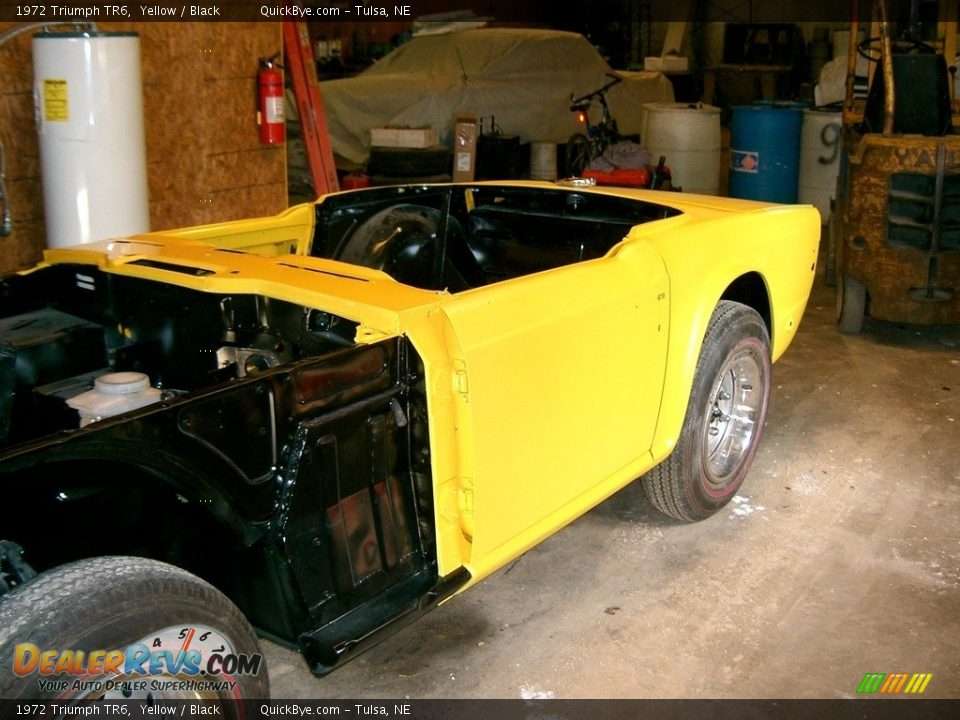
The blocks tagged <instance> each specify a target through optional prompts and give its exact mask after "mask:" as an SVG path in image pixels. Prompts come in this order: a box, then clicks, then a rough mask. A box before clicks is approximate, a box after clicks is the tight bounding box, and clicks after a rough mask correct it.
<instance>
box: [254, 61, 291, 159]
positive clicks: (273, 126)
mask: <svg viewBox="0 0 960 720" xmlns="http://www.w3.org/2000/svg"><path fill="white" fill-rule="evenodd" d="M279 55H280V53H277V54H276V55H274V56H273V57H270V58H260V72H259V73H257V125H259V126H260V142H262V143H265V144H267V145H277V144H279V143H282V142H283V141H284V140H285V139H286V124H285V123H284V116H283V103H284V99H283V73H282V72H280V66H279V65H277V62H276V60H277V57H278V56H279Z"/></svg>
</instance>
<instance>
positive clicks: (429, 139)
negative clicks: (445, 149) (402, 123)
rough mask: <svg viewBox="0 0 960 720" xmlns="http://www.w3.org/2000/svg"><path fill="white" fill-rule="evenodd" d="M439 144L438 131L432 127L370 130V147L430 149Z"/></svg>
mask: <svg viewBox="0 0 960 720" xmlns="http://www.w3.org/2000/svg"><path fill="white" fill-rule="evenodd" d="M437 142H438V136H437V131H436V130H435V129H434V128H432V127H382V128H372V129H371V130H370V145H372V146H373V147H398V148H417V149H422V148H428V147H433V146H434V145H436V144H437Z"/></svg>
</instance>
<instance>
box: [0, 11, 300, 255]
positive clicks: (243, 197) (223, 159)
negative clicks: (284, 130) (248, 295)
mask: <svg viewBox="0 0 960 720" xmlns="http://www.w3.org/2000/svg"><path fill="white" fill-rule="evenodd" d="M11 25H12V24H11V23H0V32H3V31H4V30H6V29H7V28H8V27H10V26H11ZM100 29H101V30H107V31H110V30H124V31H130V30H132V31H135V32H137V33H139V34H140V42H141V62H142V66H143V99H144V124H145V129H146V139H147V177H148V182H149V193H150V225H151V229H153V230H162V229H168V228H174V227H183V226H186V225H197V224H201V223H209V222H220V221H223V220H232V219H237V218H243V217H253V216H257V215H270V214H274V213H277V212H280V211H281V210H282V209H283V208H285V207H286V203H287V197H286V160H285V152H284V148H283V146H264V145H261V144H260V143H259V141H258V137H257V127H256V121H255V114H254V113H255V87H256V73H257V69H258V64H257V59H258V58H260V57H269V56H271V55H273V54H274V53H276V52H278V51H279V50H280V49H281V48H282V35H281V25H280V24H279V23H255V22H251V23H195V24H194V23H101V24H100ZM30 47H31V40H30V34H29V33H28V34H26V35H21V36H20V37H17V38H15V39H14V40H12V41H11V42H9V43H7V44H6V45H4V46H3V47H0V77H2V78H3V80H4V82H3V83H2V85H0V139H2V141H3V145H4V149H5V150H6V160H7V162H6V174H7V189H8V192H9V195H10V202H11V206H12V210H13V220H14V231H13V234H12V235H11V236H10V237H6V238H0V273H5V272H9V271H11V270H15V269H18V268H21V267H25V266H28V265H31V264H33V263H34V262H36V261H37V260H38V259H39V258H40V253H41V252H42V250H43V248H44V246H45V242H46V238H45V235H44V229H43V194H42V190H41V178H40V163H39V149H38V146H37V133H36V130H35V126H34V111H33V89H32V85H33V66H32V62H31V51H30Z"/></svg>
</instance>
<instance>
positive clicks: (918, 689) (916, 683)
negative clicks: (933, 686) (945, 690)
mask: <svg viewBox="0 0 960 720" xmlns="http://www.w3.org/2000/svg"><path fill="white" fill-rule="evenodd" d="M932 677H933V673H914V674H913V677H911V678H910V682H908V683H907V687H905V688H904V690H903V691H904V692H905V693H913V694H915V695H918V694H920V693H922V692H923V691H924V690H926V689H927V685H929V684H930V679H931V678H932Z"/></svg>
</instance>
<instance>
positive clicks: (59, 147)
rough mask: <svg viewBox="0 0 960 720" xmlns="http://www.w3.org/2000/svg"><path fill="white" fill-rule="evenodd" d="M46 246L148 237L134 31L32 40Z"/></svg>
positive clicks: (51, 35) (137, 45)
mask: <svg viewBox="0 0 960 720" xmlns="http://www.w3.org/2000/svg"><path fill="white" fill-rule="evenodd" d="M33 68H34V69H33V78H34V101H35V104H36V112H37V126H38V127H37V130H38V132H39V134H40V160H41V172H42V178H43V205H44V217H45V219H46V229H47V245H48V246H49V247H63V246H65V245H76V244H79V243H87V242H93V241H95V240H102V239H104V238H111V237H117V236H122V235H129V234H133V233H139V232H147V231H148V230H149V229H150V216H149V207H148V203H147V163H146V146H145V143H144V132H143V94H142V90H141V79H140V38H139V37H138V36H137V35H136V34H135V33H102V32H91V33H46V32H44V33H39V34H37V35H34V37H33Z"/></svg>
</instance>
